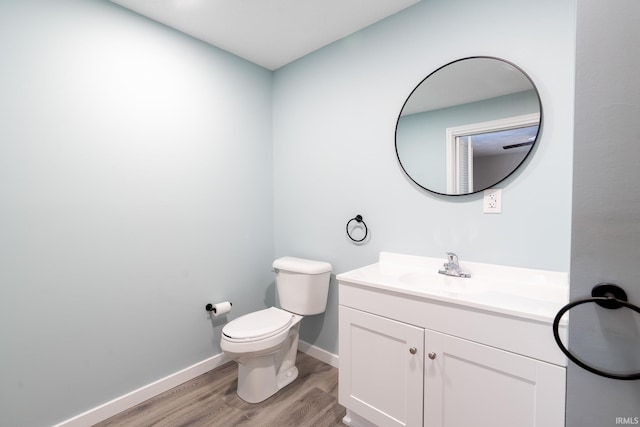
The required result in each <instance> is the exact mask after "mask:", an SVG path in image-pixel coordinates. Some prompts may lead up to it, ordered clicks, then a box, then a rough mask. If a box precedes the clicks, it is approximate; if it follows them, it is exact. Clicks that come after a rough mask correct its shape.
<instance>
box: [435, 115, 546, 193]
mask: <svg viewBox="0 0 640 427" xmlns="http://www.w3.org/2000/svg"><path fill="white" fill-rule="evenodd" d="M539 122H540V115H539V114H537V113H535V114H528V115H523V116H518V117H509V118H506V119H501V120H493V121H490V122H484V123H474V124H471V125H465V126H458V127H453V128H447V130H446V143H447V152H446V156H447V159H446V161H447V170H446V173H447V193H448V194H468V193H473V192H474V188H482V189H484V188H488V187H490V186H492V185H494V183H496V182H499V181H500V180H502V178H503V177H505V176H507V175H509V174H510V173H511V171H513V170H514V169H516V168H517V167H518V165H519V164H520V163H522V161H523V160H524V158H525V157H526V156H527V154H529V150H530V149H531V146H532V145H533V143H534V142H535V139H536V136H537V135H538V130H539V127H540V126H539Z"/></svg>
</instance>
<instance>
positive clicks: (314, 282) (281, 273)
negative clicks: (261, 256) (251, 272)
mask: <svg viewBox="0 0 640 427" xmlns="http://www.w3.org/2000/svg"><path fill="white" fill-rule="evenodd" d="M273 270H274V271H275V273H276V287H277V289H278V298H279V299H280V306H281V307H282V308H283V309H285V310H287V311H290V312H292V313H296V314H301V315H312V314H319V313H323V312H324V311H325V309H326V308H327V296H328V295H329V281H330V279H331V264H329V263H328V262H323V261H314V260H310V259H303V258H294V257H283V258H278V259H276V260H275V261H274V262H273Z"/></svg>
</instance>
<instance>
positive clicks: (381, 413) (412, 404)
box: [338, 306, 424, 426]
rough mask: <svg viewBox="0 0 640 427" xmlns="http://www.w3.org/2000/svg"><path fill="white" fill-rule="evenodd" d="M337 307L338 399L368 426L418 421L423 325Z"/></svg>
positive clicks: (421, 389)
mask: <svg viewBox="0 0 640 427" xmlns="http://www.w3.org/2000/svg"><path fill="white" fill-rule="evenodd" d="M339 310H340V312H339V316H340V323H339V328H340V331H339V334H340V362H339V363H340V369H339V370H338V375H339V384H340V389H339V394H340V404H342V405H343V406H345V407H347V408H349V409H351V410H353V411H354V412H355V413H356V414H358V415H360V416H361V417H365V418H366V419H367V420H369V421H371V422H372V423H373V425H379V426H420V425H422V401H423V386H424V381H423V373H424V351H423V350H424V329H422V328H417V327H415V326H411V325H407V324H406V323H402V322H397V321H395V320H391V319H387V318H384V317H380V316H375V315H373V314H370V313H366V312H364V311H360V310H353V309H351V308H348V307H344V306H340V308H339Z"/></svg>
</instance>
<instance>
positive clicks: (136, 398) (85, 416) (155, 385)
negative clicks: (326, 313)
mask: <svg viewBox="0 0 640 427" xmlns="http://www.w3.org/2000/svg"><path fill="white" fill-rule="evenodd" d="M229 360H230V359H229V358H228V357H227V356H225V355H224V353H220V354H217V355H215V356H212V357H210V358H208V359H205V360H203V361H202V362H198V363H196V364H195V365H192V366H189V367H188V368H185V369H183V370H181V371H178V372H175V373H173V374H171V375H169V376H167V377H164V378H161V379H159V380H157V381H154V382H152V383H151V384H147V385H146V386H143V387H140V388H139V389H137V390H134V391H132V392H130V393H127V394H125V395H123V396H120V397H118V398H116V399H113V400H112V401H110V402H107V403H105V404H102V405H100V406H98V407H95V408H93V409H90V410H88V411H86V412H83V413H82V414H80V415H76V416H75V417H73V418H70V419H68V420H66V421H63V422H61V423H60V424H56V425H55V426H53V427H86V426H90V425H94V424H96V423H99V422H101V421H104V420H106V419H107V418H111V417H112V416H114V415H116V414H119V413H120V412H122V411H126V410H127V409H130V408H133V407H134V406H136V405H138V404H140V403H142V402H144V401H145V400H148V399H150V398H152V397H154V396H157V395H159V394H161V393H164V392H165V391H167V390H171V389H172V388H174V387H176V386H179V385H180V384H183V383H185V382H187V381H189V380H192V379H193V378H195V377H197V376H199V375H202V374H204V373H206V372H209V371H210V370H212V369H214V368H217V367H218V366H221V365H223V364H225V363H226V362H228V361H229Z"/></svg>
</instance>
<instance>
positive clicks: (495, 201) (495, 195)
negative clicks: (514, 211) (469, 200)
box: [483, 188, 502, 214]
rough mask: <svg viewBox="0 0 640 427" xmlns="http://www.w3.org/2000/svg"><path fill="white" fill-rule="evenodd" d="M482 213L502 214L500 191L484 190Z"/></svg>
mask: <svg viewBox="0 0 640 427" xmlns="http://www.w3.org/2000/svg"><path fill="white" fill-rule="evenodd" d="M483 202H484V203H483V204H484V213H497V214H499V213H502V190H501V189H500V188H489V189H487V190H484V199H483Z"/></svg>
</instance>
